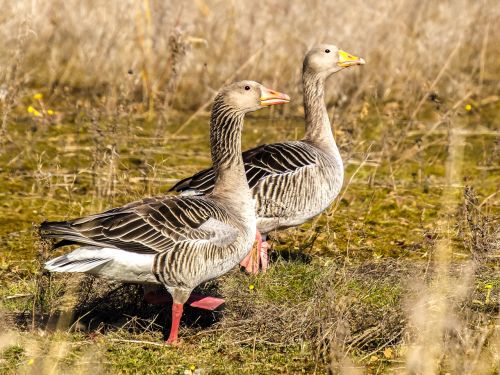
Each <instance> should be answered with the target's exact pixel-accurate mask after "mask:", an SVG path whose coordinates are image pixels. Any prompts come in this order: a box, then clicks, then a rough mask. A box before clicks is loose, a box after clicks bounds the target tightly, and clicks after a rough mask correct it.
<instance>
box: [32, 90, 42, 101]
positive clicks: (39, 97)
mask: <svg viewBox="0 0 500 375" xmlns="http://www.w3.org/2000/svg"><path fill="white" fill-rule="evenodd" d="M33 99H35V100H42V99H43V94H42V93H41V92H37V93H36V94H35V95H33Z"/></svg>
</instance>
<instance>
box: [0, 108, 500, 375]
mask: <svg viewBox="0 0 500 375" xmlns="http://www.w3.org/2000/svg"><path fill="white" fill-rule="evenodd" d="M78 116H79V115H78V114H76V115H75V114H68V116H67V117H66V118H65V120H64V121H62V122H60V123H59V122H58V123H54V124H49V123H43V122H40V121H38V120H34V119H30V118H25V119H23V120H22V121H19V123H11V124H9V127H8V132H9V134H10V136H11V137H12V139H13V140H14V141H13V142H12V143H7V144H6V148H4V149H3V151H1V152H0V166H1V169H0V198H1V202H0V249H1V250H0V251H1V258H0V287H1V288H0V301H1V302H0V304H1V307H0V313H3V314H4V315H5V321H6V322H7V323H6V324H7V326H8V327H9V328H10V329H12V332H13V333H12V334H13V335H14V336H15V337H16V343H15V344H12V345H8V346H6V347H3V348H2V350H1V356H0V372H3V373H16V371H17V372H21V373H30V372H31V373H40V372H44V371H47V369H48V368H55V369H57V371H58V372H59V373H71V372H74V373H78V372H79V371H80V372H81V373H82V372H83V373H88V372H96V373H99V371H103V372H108V373H130V374H136V373H153V374H156V373H157V374H164V373H172V374H186V373H211V374H212V373H213V374H227V373H243V374H245V373H246V374H254V373H264V374H265V373H269V374H276V373H301V372H304V373H313V372H317V373H326V372H327V371H328V369H329V368H330V369H334V368H337V367H338V364H339V363H343V362H342V361H345V363H348V362H350V363H351V364H352V365H353V366H355V367H356V366H357V367H359V368H364V369H365V370H366V371H367V372H368V373H377V372H378V373H380V372H381V371H386V370H387V371H389V370H390V369H391V368H393V367H398V366H400V365H401V363H404V362H405V359H406V357H405V355H406V354H405V353H406V352H407V347H408V342H407V341H406V340H408V337H409V336H407V335H408V333H407V322H408V316H407V311H406V306H407V305H408V303H409V301H411V299H412V298H414V297H415V295H418V293H417V292H416V291H415V290H414V287H415V285H414V284H415V281H418V282H419V283H425V282H426V281H427V280H428V279H429V278H430V277H431V276H432V269H433V267H432V261H433V251H434V246H435V243H436V240H437V239H438V238H439V236H440V234H439V233H438V232H437V231H436V222H437V221H438V220H439V219H440V218H441V215H442V210H443V203H442V202H443V200H442V195H443V186H444V184H445V175H446V171H445V167H446V165H445V160H446V155H447V147H448V146H447V143H446V137H438V136H433V137H430V138H429V139H428V140H427V141H426V143H424V144H425V145H427V144H428V143H432V145H429V147H424V148H423V150H422V151H420V152H418V153H417V154H416V155H415V157H413V158H411V159H410V160H407V161H405V162H398V157H399V156H400V154H396V153H391V154H389V155H385V156H384V154H383V152H382V150H381V149H382V145H380V144H377V140H378V139H379V137H380V135H381V134H384V133H386V132H387V130H385V129H382V128H383V127H384V126H385V124H384V122H381V121H379V119H377V117H368V118H366V119H364V120H363V121H364V124H365V125H371V127H369V126H367V127H365V128H364V130H363V131H362V132H361V133H360V134H359V135H358V136H359V137H360V139H364V140H365V141H366V142H365V143H362V144H360V145H351V146H349V147H350V149H349V147H348V145H346V144H344V139H343V138H342V137H340V138H339V141H340V144H341V147H342V153H343V154H344V155H347V154H348V152H347V151H350V152H352V153H351V155H352V160H355V161H356V160H357V161H358V162H359V161H360V160H363V158H364V157H365V156H366V154H367V150H368V145H369V144H370V142H374V144H373V146H372V147H371V148H370V151H369V152H370V155H369V156H370V157H369V159H370V160H375V161H376V163H371V164H370V163H367V164H366V165H363V166H362V167H361V168H359V169H358V167H359V163H357V164H350V163H349V162H348V163H346V179H345V181H346V191H345V192H344V193H343V194H342V199H341V200H340V201H339V203H338V206H337V207H335V208H332V209H331V210H328V211H327V212H326V213H325V214H323V215H321V216H320V217H319V218H318V219H317V220H314V221H311V222H309V223H306V224H304V225H303V226H301V227H299V228H295V229H290V230H287V231H283V232H279V233H272V234H271V238H272V244H273V251H272V252H271V255H272V259H273V261H272V264H271V267H270V269H269V271H268V272H267V273H266V274H260V275H257V276H249V275H246V274H243V273H241V272H239V271H237V270H234V271H232V272H230V273H229V274H228V275H225V276H224V277H222V278H221V279H220V280H217V281H214V282H211V283H209V285H207V286H206V287H204V288H202V291H203V292H205V293H219V294H222V295H223V296H224V297H225V298H226V305H225V308H224V310H223V311H222V312H219V313H217V314H216V315H215V316H214V317H215V319H213V317H211V316H207V315H203V314H201V313H200V312H198V311H196V310H194V311H190V312H189V313H188V314H187V315H188V316H187V317H185V318H184V320H183V325H182V329H181V337H182V338H183V339H182V344H181V345H180V346H179V347H165V346H159V345H157V344H159V343H161V342H162V338H163V334H164V332H163V331H164V330H163V328H162V327H163V326H164V325H165V319H166V316H167V315H168V313H167V310H165V309H164V308H162V307H157V308H153V307H151V306H147V305H146V304H144V303H143V302H141V298H140V293H139V297H137V295H136V294H137V293H136V292H137V290H136V289H127V288H125V289H123V290H121V292H120V294H118V295H117V296H110V297H108V299H109V300H113V301H108V300H106V299H104V300H102V301H103V302H102V303H101V305H100V306H99V305H98V306H97V307H96V308H95V309H94V310H92V311H90V310H88V309H87V310H85V307H83V308H80V309H79V304H81V303H82V301H78V296H79V295H80V296H81V295H86V294H85V293H87V292H89V297H88V299H89V301H90V300H95V301H101V300H99V299H98V297H96V296H100V297H102V296H104V297H105V298H106V296H107V294H106V293H109V292H110V291H111V290H112V289H113V288H114V286H112V285H111V286H109V287H108V286H107V285H109V283H107V282H106V281H101V280H98V281H97V282H95V283H94V284H92V286H88V285H87V284H83V283H82V284H78V282H79V281H78V280H77V279H76V278H73V277H69V278H68V277H67V276H59V275H56V276H54V277H51V278H48V276H46V275H42V274H41V272H40V270H39V263H40V259H41V258H40V257H41V255H43V254H39V243H38V242H37V238H36V233H35V232H34V229H33V224H37V223H39V222H41V221H43V220H45V219H51V220H59V219H65V218H71V217H75V216H81V215H85V214H89V213H92V212H95V211H98V210H101V209H105V208H108V207H111V206H117V205H120V204H123V203H125V202H128V201H131V200H133V199H137V198H139V197H142V196H145V195H153V194H161V193H164V192H165V191H166V190H167V188H168V187H169V186H171V184H172V183H173V181H175V179H176V178H179V177H183V176H186V175H188V174H189V173H193V172H195V171H196V170H198V169H199V168H202V167H205V166H207V165H208V164H209V158H208V144H207V133H208V127H207V124H206V119H201V120H197V121H196V122H195V123H193V124H191V125H189V128H188V129H187V130H186V131H185V132H184V133H182V134H180V135H179V137H177V138H174V139H169V140H168V141H167V142H164V139H163V138H162V139H152V138H151V137H153V136H154V131H155V127H154V126H153V123H148V122H147V121H144V120H143V119H140V118H138V119H133V120H131V121H125V120H124V119H121V120H120V121H118V122H117V123H113V122H110V121H109V119H107V118H103V119H101V122H99V124H98V125H96V124H94V123H92V122H90V121H89V119H88V118H85V117H84V116H81V117H78ZM491 116H492V115H491V114H490V113H489V112H486V113H484V114H482V117H478V116H477V115H476V114H472V115H470V116H468V117H467V118H466V119H465V120H467V121H465V122H464V121H463V120H464V119H459V118H455V120H456V121H462V122H461V123H460V124H461V126H463V127H464V128H465V129H468V130H470V131H473V130H474V129H475V127H476V125H475V124H477V123H478V122H479V121H480V119H481V118H482V119H486V120H485V121H484V122H483V126H492V127H493V125H492V124H493V123H492V122H491V119H490V117H491ZM488 119H490V120H488ZM271 124H273V123H272V122H271V121H270V120H269V119H267V118H264V117H257V118H253V119H251V120H249V121H248V123H247V125H246V129H245V132H244V145H246V147H248V146H250V145H254V144H258V143H263V142H273V141H278V140H281V139H294V137H295V136H296V135H295V134H297V136H300V134H301V131H302V130H301V129H302V124H301V122H300V121H296V120H293V121H289V122H287V123H285V124H284V125H278V126H276V127H273V126H270V125H271ZM278 124H279V122H278ZM488 124H489V125H488ZM35 127H36V131H35V130H34V128H35ZM172 129H173V128H170V129H169V130H172ZM390 142H393V141H390ZM466 142H467V147H465V155H464V165H463V171H464V175H466V176H467V181H466V182H467V184H469V185H472V186H473V188H474V189H475V191H476V193H477V195H478V198H479V200H480V201H482V200H483V199H485V198H486V197H488V196H490V195H491V194H493V193H494V192H495V191H496V190H497V188H498V186H497V185H498V179H497V178H496V177H495V172H494V171H495V169H494V168H498V160H497V158H496V159H495V157H494V156H492V154H491V152H489V151H488V150H493V149H494V147H495V142H496V141H495V137H494V136H492V135H483V136H475V135H474V134H471V135H470V136H467V137H466ZM413 144H414V139H413V138H411V137H410V138H407V139H406V140H405V142H403V150H407V149H411V147H412V145H413ZM109 145H111V149H113V148H114V150H115V152H116V154H113V153H111V151H110V147H108V146H109ZM478 149H479V150H486V151H484V152H477V150H478ZM113 165H114V169H113V170H111V169H110V166H113ZM110 170H111V172H110ZM110 173H111V174H110ZM110 176H111V177H112V178H113V179H114V184H113V185H112V186H111V187H110V186H109V184H108V182H109V178H110ZM351 177H352V180H351ZM348 181H350V184H349V185H348V186H347V182H348ZM460 199H462V198H460ZM494 201H495V199H494V198H493V199H491V200H490V201H488V202H487V203H486V204H485V205H484V206H483V207H482V208H481V210H482V211H481V212H482V213H483V214H484V215H486V216H488V217H493V216H494V214H495V212H496V213H498V207H495V205H493V204H492V203H493V202H494ZM454 220H455V222H456V229H455V235H454V238H453V251H454V253H453V259H454V261H455V262H456V263H457V264H461V262H463V261H466V260H468V259H470V254H471V249H470V248H469V247H468V245H467V242H466V241H465V239H466V238H467V236H468V235H469V234H468V233H469V232H468V230H469V229H470V228H471V227H470V225H469V226H467V225H465V224H464V225H465V226H463V225H462V224H460V225H462V226H461V227H460V226H459V222H463V221H464V219H463V213H461V211H460V207H456V217H455V219H454ZM489 223H490V224H488V225H490V226H491V225H492V223H494V222H491V221H490V222H489ZM464 228H465V229H464ZM467 228H469V229H467ZM464 236H465V237H464ZM59 251H60V250H59ZM46 255H47V254H45V256H46ZM494 269H495V268H494V265H492V264H491V262H490V263H488V262H487V263H486V264H484V265H482V266H481V268H480V269H479V268H478V271H477V272H476V275H475V281H474V282H473V285H474V286H475V288H474V290H473V291H472V292H471V293H472V294H471V296H470V297H468V299H467V300H465V302H464V303H465V305H466V306H469V307H470V308H471V309H472V310H470V311H472V312H470V311H469V310H467V311H469V312H470V314H471V315H470V316H473V317H474V318H473V320H472V323H471V324H472V325H474V324H477V325H478V327H481V325H480V324H479V323H478V321H480V319H479V318H478V316H479V315H478V314H485V315H481V319H483V322H491V321H493V319H494V317H495V314H496V310H495V307H494V306H495V304H496V303H497V295H498V288H500V284H499V282H498V278H497V277H495V276H493V272H494ZM75 283H76V284H75ZM485 285H491V293H490V297H489V298H490V300H489V301H487V300H486V293H487V290H488V289H487V288H485ZM99 293H101V294H99ZM100 297H99V298H100ZM122 298H123V300H121V299H122ZM112 303H114V305H113V304H112ZM107 304H109V306H111V307H109V306H108V307H106V306H107ZM481 304H482V305H481ZM105 305H106V306H105ZM33 306H35V309H33ZM73 307H74V308H76V310H75V311H77V312H79V314H81V315H85V314H88V315H85V316H83V317H82V316H80V317H81V318H82V323H81V325H80V326H74V327H76V328H77V330H76V331H74V330H68V327H64V328H63V327H59V329H57V330H55V327H56V326H57V322H62V321H63V320H64V319H65V318H64V316H67V314H68V313H66V315H64V314H65V313H64V311H69V312H71V311H72V308H73ZM80 307H81V306H80ZM474 309H475V310H474ZM61 311H63V313H61ZM33 312H34V313H35V316H34V317H35V323H36V324H35V326H36V328H35V330H34V331H32V330H31V323H32V317H33V315H32V314H33ZM99 314H100V315H99ZM474 314H476V315H474ZM74 318H76V316H75V317H74ZM92 319H93V320H92ZM211 320H214V322H211ZM70 321H71V320H70ZM87 325H92V327H91V329H89V330H87V329H86V327H87ZM482 327H483V328H484V326H482ZM405 335H406V336H405ZM2 339H3V337H2V336H1V335H0V342H1V341H2ZM387 348H391V350H392V352H390V353H389V352H384V350H385V349H387ZM405 350H406V351H405ZM338 353H341V355H340V354H338ZM384 353H385V354H384ZM387 353H389V354H390V355H389V354H387ZM338 355H340V358H344V359H342V361H340V362H339V361H337V362H335V361H333V360H332V358H337V356H338ZM332 361H333V362H332ZM334 362H335V363H334ZM335 366H337V367H335ZM492 368H494V367H492ZM332 371H333V370H332Z"/></svg>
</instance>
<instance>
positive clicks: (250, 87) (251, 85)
mask: <svg viewBox="0 0 500 375" xmlns="http://www.w3.org/2000/svg"><path fill="white" fill-rule="evenodd" d="M218 96H219V100H221V101H223V102H224V104H225V105H226V106H227V107H229V108H232V109H233V110H235V111H238V112H241V113H247V112H252V111H256V110H258V109H261V108H264V107H269V106H272V105H277V104H285V103H288V102H289V101H290V97H289V96H288V95H287V94H283V93H281V92H278V91H274V90H271V89H269V88H267V87H265V86H263V85H261V84H260V83H258V82H255V81H240V82H235V83H233V84H231V85H228V86H226V87H225V88H224V89H222V91H221V92H220V93H219V95H218Z"/></svg>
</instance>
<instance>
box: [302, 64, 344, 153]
mask: <svg viewBox="0 0 500 375" xmlns="http://www.w3.org/2000/svg"><path fill="white" fill-rule="evenodd" d="M302 81H303V90H304V112H305V120H306V132H305V135H304V139H305V140H306V141H308V142H310V143H312V144H314V145H315V146H317V147H319V148H322V149H325V151H334V149H336V148H337V146H336V144H335V139H334V138H333V133H332V128H331V124H330V119H329V117H328V112H327V110H326V104H325V77H323V76H322V75H319V74H312V73H308V72H304V74H303V76H302Z"/></svg>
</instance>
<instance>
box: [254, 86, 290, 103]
mask: <svg viewBox="0 0 500 375" xmlns="http://www.w3.org/2000/svg"><path fill="white" fill-rule="evenodd" d="M289 101H290V97H289V96H288V95H287V94H283V93H281V92H278V91H274V90H271V89H268V88H267V87H262V88H261V94H260V105H261V106H263V107H267V106H270V105H276V104H285V103H288V102H289Z"/></svg>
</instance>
